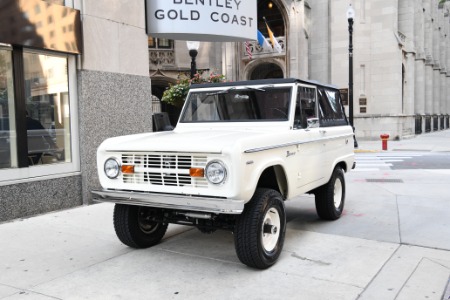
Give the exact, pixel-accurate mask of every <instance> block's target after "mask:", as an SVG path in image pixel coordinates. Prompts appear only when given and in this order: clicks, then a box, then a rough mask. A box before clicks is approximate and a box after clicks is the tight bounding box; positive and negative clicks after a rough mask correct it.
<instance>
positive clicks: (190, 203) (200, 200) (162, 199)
mask: <svg viewBox="0 0 450 300" xmlns="http://www.w3.org/2000/svg"><path fill="white" fill-rule="evenodd" d="M91 193H92V198H93V200H94V201H97V202H112V203H120V204H129V205H139V206H149V207H158V208H168V209H178V210H188V211H201V212H209V213H217V214H240V213H242V211H243V210H244V201H241V200H230V199H223V198H208V197H195V196H185V195H173V194H156V193H143V192H128V191H114V190H101V191H91Z"/></svg>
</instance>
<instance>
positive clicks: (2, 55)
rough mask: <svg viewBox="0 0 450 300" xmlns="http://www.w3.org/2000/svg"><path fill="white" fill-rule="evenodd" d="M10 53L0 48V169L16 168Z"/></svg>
mask: <svg viewBox="0 0 450 300" xmlns="http://www.w3.org/2000/svg"><path fill="white" fill-rule="evenodd" d="M15 124H16V122H15V112H14V84H13V71H12V53H11V51H10V50H8V49H1V48H0V169H5V168H13V167H17V154H16V153H17V151H16V150H17V144H16V129H15Z"/></svg>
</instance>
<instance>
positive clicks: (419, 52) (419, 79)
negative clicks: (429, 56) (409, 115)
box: [414, 0, 425, 115]
mask: <svg viewBox="0 0 450 300" xmlns="http://www.w3.org/2000/svg"><path fill="white" fill-rule="evenodd" d="M424 20H425V19H424V12H423V5H422V0H418V1H415V17H414V47H415V50H416V62H415V65H416V67H415V69H416V72H415V76H414V77H415V84H414V113H415V114H419V115H423V114H425V52H424V30H425V26H424Z"/></svg>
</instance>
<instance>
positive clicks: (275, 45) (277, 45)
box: [263, 18, 282, 53]
mask: <svg viewBox="0 0 450 300" xmlns="http://www.w3.org/2000/svg"><path fill="white" fill-rule="evenodd" d="M263 19H264V22H265V23H266V27H267V32H269V38H270V42H271V43H272V47H273V49H275V50H277V51H278V53H281V51H282V49H281V46H280V44H279V43H278V41H277V40H276V39H275V36H274V35H273V32H272V30H270V28H269V25H268V24H267V21H266V18H263Z"/></svg>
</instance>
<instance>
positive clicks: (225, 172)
mask: <svg viewBox="0 0 450 300" xmlns="http://www.w3.org/2000/svg"><path fill="white" fill-rule="evenodd" d="M216 165H217V167H220V168H219V169H220V170H221V172H222V174H223V175H220V176H219V177H221V178H220V179H219V180H212V179H211V178H210V177H211V176H210V172H209V171H210V168H212V167H215V166H216ZM216 176H217V175H216ZM205 178H206V180H208V182H209V183H211V184H214V185H221V184H224V183H225V182H226V181H227V179H228V170H227V167H226V165H225V163H224V162H223V161H221V160H218V159H214V160H211V161H209V162H208V163H207V164H206V167H205Z"/></svg>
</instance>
